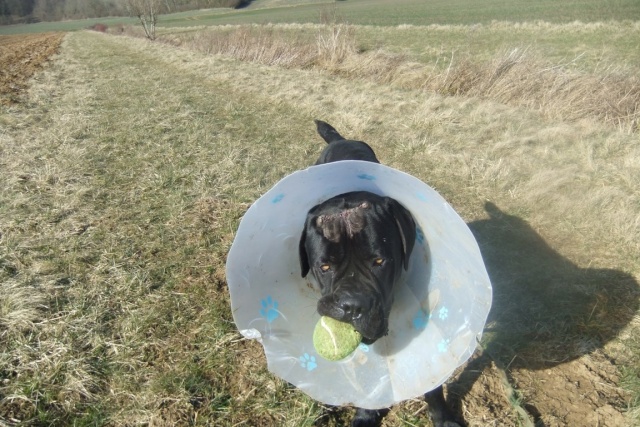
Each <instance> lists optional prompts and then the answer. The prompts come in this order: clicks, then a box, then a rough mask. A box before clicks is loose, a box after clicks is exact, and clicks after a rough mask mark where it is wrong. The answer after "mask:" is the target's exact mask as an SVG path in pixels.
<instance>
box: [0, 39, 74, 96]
mask: <svg viewBox="0 0 640 427" xmlns="http://www.w3.org/2000/svg"><path fill="white" fill-rule="evenodd" d="M63 37H64V33H45V34H26V35H16V36H0V103H2V104H5V105H6V104H11V103H14V102H17V101H18V99H19V97H20V94H21V93H22V91H24V89H25V88H26V86H27V81H28V80H29V79H30V78H31V76H33V74H34V73H35V72H36V71H38V70H40V69H42V66H43V64H44V63H45V62H46V61H48V60H49V58H50V57H51V55H53V54H54V53H56V52H57V51H58V48H59V47H60V43H61V42H62V38H63Z"/></svg>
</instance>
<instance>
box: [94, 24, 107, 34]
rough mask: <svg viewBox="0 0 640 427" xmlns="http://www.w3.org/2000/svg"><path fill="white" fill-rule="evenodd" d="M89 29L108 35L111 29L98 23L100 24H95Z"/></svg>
mask: <svg viewBox="0 0 640 427" xmlns="http://www.w3.org/2000/svg"><path fill="white" fill-rule="evenodd" d="M89 29H90V30H93V31H98V32H100V33H106V32H107V30H108V29H109V27H107V26H106V25H105V24H99V23H98V24H93V25H92V26H90V27H89Z"/></svg>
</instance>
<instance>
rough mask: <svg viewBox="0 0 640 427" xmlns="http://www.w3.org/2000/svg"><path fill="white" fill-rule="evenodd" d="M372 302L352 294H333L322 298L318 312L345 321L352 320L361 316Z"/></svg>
mask: <svg viewBox="0 0 640 427" xmlns="http://www.w3.org/2000/svg"><path fill="white" fill-rule="evenodd" d="M369 305H370V304H369V303H367V302H366V301H365V300H363V298H361V297H358V296H356V295H351V294H331V295H327V296H325V297H322V298H320V300H319V301H318V313H319V314H320V315H321V316H329V317H333V318H334V319H337V320H341V321H343V322H351V321H354V320H357V319H359V318H361V317H362V316H363V315H364V314H365V313H366V312H367V307H368V306H369Z"/></svg>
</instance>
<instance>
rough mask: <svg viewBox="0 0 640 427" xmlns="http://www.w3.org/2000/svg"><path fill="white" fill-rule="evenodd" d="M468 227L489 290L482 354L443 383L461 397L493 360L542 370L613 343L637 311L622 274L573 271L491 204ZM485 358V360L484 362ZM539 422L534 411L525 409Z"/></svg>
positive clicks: (632, 283) (631, 284)
mask: <svg viewBox="0 0 640 427" xmlns="http://www.w3.org/2000/svg"><path fill="white" fill-rule="evenodd" d="M485 209H486V211H487V213H488V214H489V219H486V220H480V221H475V222H472V223H469V224H468V225H469V228H470V229H471V231H472V232H473V234H474V235H475V237H476V240H477V241H478V244H479V246H480V250H481V252H482V256H483V258H484V262H485V265H486V267H487V271H488V273H489V276H490V278H491V283H492V286H493V305H492V308H491V312H490V313H489V318H488V320H487V325H486V329H485V343H484V346H485V348H486V350H487V351H486V352H485V354H484V355H483V356H481V357H479V358H477V359H475V360H474V361H472V362H471V363H470V364H469V365H468V366H467V367H466V368H465V370H464V371H463V372H462V374H461V375H460V376H459V377H458V378H457V380H456V381H454V382H453V383H452V384H450V386H449V390H452V391H453V393H454V394H455V395H457V396H460V397H461V396H464V395H465V394H466V393H468V392H469V391H470V389H471V387H472V386H473V383H474V382H475V380H477V379H478V377H479V375H480V374H481V372H482V371H483V370H484V368H485V367H486V366H487V364H488V363H490V358H493V359H494V360H496V361H497V362H498V363H501V364H502V365H503V366H505V367H506V366H508V367H509V368H524V369H531V370H537V369H546V368H550V367H553V366H557V365H559V364H561V363H565V362H569V361H571V360H575V359H576V358H579V357H581V356H584V355H586V354H589V353H591V352H592V351H594V350H596V349H598V348H601V347H602V346H604V344H605V343H607V342H608V341H610V340H612V339H613V338H615V337H616V336H617V335H618V333H619V332H620V331H621V329H622V328H624V327H625V326H626V325H627V324H628V323H629V322H630V321H631V320H632V318H633V317H634V316H635V314H636V313H637V311H638V302H639V296H640V292H639V286H638V283H637V282H636V280H635V279H634V278H633V277H632V276H630V275H629V274H627V273H624V272H622V271H618V270H612V269H592V268H580V267H578V266H576V265H575V264H574V263H572V262H571V261H570V260H568V259H567V258H565V257H563V256H562V255H561V254H559V253H558V252H556V251H555V250H554V249H553V248H551V247H550V246H549V245H548V244H547V243H546V242H545V241H544V239H543V238H542V237H541V236H540V235H539V234H538V233H536V231H535V230H534V229H533V228H532V227H531V226H530V225H529V224H528V223H527V222H526V221H524V220H522V219H521V218H518V217H516V216H512V215H507V214H505V213H504V212H502V211H501V210H500V209H499V208H498V207H497V206H495V205H494V204H492V203H487V204H486V205H485ZM489 356H490V357H489ZM527 409H528V410H529V411H530V412H531V415H532V416H533V417H534V418H536V421H537V422H536V425H541V422H540V420H539V417H540V414H538V413H536V412H537V410H536V409H535V408H534V407H531V408H527Z"/></svg>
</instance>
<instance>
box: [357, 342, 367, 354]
mask: <svg viewBox="0 0 640 427" xmlns="http://www.w3.org/2000/svg"><path fill="white" fill-rule="evenodd" d="M358 348H359V349H360V351H364V352H365V353H369V346H368V345H366V344H365V343H362V342H361V343H360V344H359V345H358Z"/></svg>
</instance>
